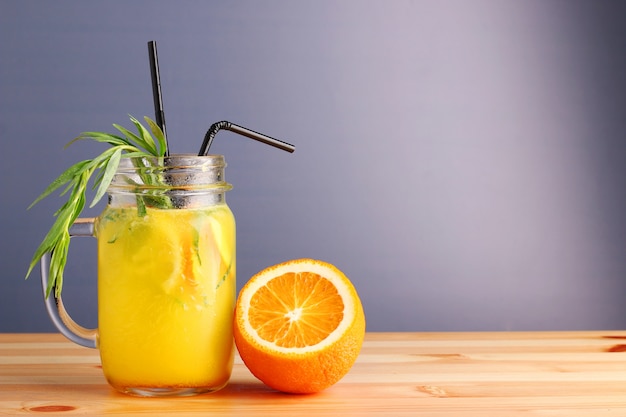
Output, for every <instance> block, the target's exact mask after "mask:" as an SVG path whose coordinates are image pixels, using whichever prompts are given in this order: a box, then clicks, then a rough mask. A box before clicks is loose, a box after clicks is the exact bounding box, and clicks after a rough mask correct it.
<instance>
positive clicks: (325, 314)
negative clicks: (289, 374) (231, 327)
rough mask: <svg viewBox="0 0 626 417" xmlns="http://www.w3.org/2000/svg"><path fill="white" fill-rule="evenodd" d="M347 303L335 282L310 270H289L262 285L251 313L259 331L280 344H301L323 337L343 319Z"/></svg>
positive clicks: (263, 335)
mask: <svg viewBox="0 0 626 417" xmlns="http://www.w3.org/2000/svg"><path fill="white" fill-rule="evenodd" d="M343 311H344V303H343V300H342V298H341V296H340V295H339V293H338V292H337V290H336V288H335V286H334V285H333V284H332V283H331V282H330V281H329V280H327V279H326V278H323V277H322V276H320V275H318V274H315V273H311V272H303V273H299V274H296V273H293V272H290V273H286V274H284V275H281V276H279V277H276V278H273V279H272V280H270V281H268V282H267V284H266V285H265V286H264V287H262V288H259V290H258V291H257V292H256V293H255V294H254V296H253V297H252V299H251V300H250V309H249V312H248V317H249V320H250V324H251V325H252V327H253V328H254V329H255V330H256V331H257V333H258V335H259V336H260V337H261V338H262V339H264V340H267V341H269V342H272V343H275V344H276V345H277V346H280V347H285V348H300V347H306V346H313V345H316V344H318V343H319V342H321V341H322V340H324V339H325V338H326V337H327V336H328V335H329V334H330V333H332V332H333V330H335V329H336V328H337V326H339V324H340V323H341V321H342V320H343Z"/></svg>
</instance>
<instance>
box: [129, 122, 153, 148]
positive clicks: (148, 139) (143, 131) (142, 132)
mask: <svg viewBox="0 0 626 417" xmlns="http://www.w3.org/2000/svg"><path fill="white" fill-rule="evenodd" d="M130 120H131V121H132V122H133V124H134V125H135V127H136V128H137V132H139V134H140V135H141V138H142V139H143V141H144V143H145V144H146V145H148V146H147V147H146V150H148V151H150V153H152V154H154V155H158V153H159V151H158V150H157V146H156V143H155V142H154V139H153V138H152V135H151V134H150V132H148V130H147V129H146V128H145V127H143V125H142V124H141V123H139V120H137V119H135V118H134V117H133V116H130Z"/></svg>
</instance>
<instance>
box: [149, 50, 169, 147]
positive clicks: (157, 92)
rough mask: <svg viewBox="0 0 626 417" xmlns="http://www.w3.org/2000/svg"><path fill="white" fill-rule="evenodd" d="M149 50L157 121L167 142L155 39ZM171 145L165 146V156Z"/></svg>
mask: <svg viewBox="0 0 626 417" xmlns="http://www.w3.org/2000/svg"><path fill="white" fill-rule="evenodd" d="M148 52H149V55H150V75H151V76H152V97H153V98H154V114H155V118H156V119H155V122H156V124H157V125H158V126H159V127H160V128H161V130H162V131H163V137H164V138H165V143H167V133H166V132H165V112H164V111H163V97H162V94H161V74H160V73H159V58H158V56H157V46H156V42H155V41H150V42H148ZM168 148H169V146H166V147H165V156H168V155H169V149H168Z"/></svg>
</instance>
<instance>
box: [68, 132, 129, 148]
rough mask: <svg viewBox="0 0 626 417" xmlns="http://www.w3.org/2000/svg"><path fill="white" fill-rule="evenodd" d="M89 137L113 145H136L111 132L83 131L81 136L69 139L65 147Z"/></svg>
mask: <svg viewBox="0 0 626 417" xmlns="http://www.w3.org/2000/svg"><path fill="white" fill-rule="evenodd" d="M88 139H91V140H94V141H96V142H102V143H108V144H110V145H112V146H118V145H128V146H134V145H133V144H132V142H131V141H129V140H128V139H126V138H123V137H121V136H116V135H111V134H109V133H102V132H83V133H81V134H80V136H78V137H75V138H74V139H72V140H71V141H69V142H68V143H67V145H65V147H66V148H67V147H68V146H70V145H71V144H73V143H74V142H77V141H79V140H88Z"/></svg>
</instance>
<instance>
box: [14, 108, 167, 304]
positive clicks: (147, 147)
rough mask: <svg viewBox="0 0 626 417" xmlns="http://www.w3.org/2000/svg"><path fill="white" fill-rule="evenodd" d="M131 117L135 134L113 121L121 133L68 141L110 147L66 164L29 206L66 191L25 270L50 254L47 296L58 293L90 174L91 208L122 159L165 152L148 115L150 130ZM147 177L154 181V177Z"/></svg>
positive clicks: (141, 205) (86, 134) (140, 203)
mask: <svg viewBox="0 0 626 417" xmlns="http://www.w3.org/2000/svg"><path fill="white" fill-rule="evenodd" d="M130 120H131V122H132V123H133V124H134V125H135V128H136V129H137V132H138V133H137V134H135V133H133V132H131V131H130V130H128V129H126V128H124V127H122V126H120V125H116V124H114V125H113V126H114V127H115V128H116V129H117V130H118V131H120V133H121V134H122V136H118V135H113V134H109V133H103V132H84V133H82V134H81V135H80V136H78V137H77V138H75V139H74V140H72V141H70V142H69V143H68V144H67V145H66V146H69V145H71V144H72V143H74V142H76V141H78V140H85V139H89V140H94V141H96V142H102V143H107V144H109V145H111V147H110V148H108V149H106V150H105V151H104V152H102V153H101V154H100V155H98V156H97V157H95V158H93V159H87V160H84V161H80V162H78V163H76V164H74V165H72V166H71V167H69V168H68V169H67V170H65V171H64V172H63V173H62V174H61V175H59V176H58V177H57V178H56V179H55V180H54V181H52V183H51V184H50V185H49V186H48V187H47V188H46V189H45V190H44V192H43V193H41V195H39V196H38V197H37V198H36V199H35V201H33V203H32V204H31V205H30V206H29V207H28V208H31V207H32V206H34V205H35V204H37V203H38V202H39V201H41V200H42V199H43V198H45V197H47V196H49V195H50V194H52V193H54V192H55V191H57V190H59V189H60V188H61V187H65V188H63V190H62V191H61V193H60V195H61V196H63V195H66V194H68V193H69V196H68V199H67V201H66V202H65V203H64V204H63V205H62V206H61V207H60V208H59V209H58V210H57V212H56V213H54V216H55V217H56V220H55V222H54V223H53V225H52V227H51V228H50V230H49V231H48V233H47V234H46V236H45V237H44V239H43V240H42V242H41V243H40V245H39V247H38V248H37V249H36V250H35V253H34V255H33V257H32V259H31V262H30V265H29V267H28V271H27V273H26V277H27V278H28V276H29V275H30V274H31V272H32V270H33V268H34V267H35V265H37V263H38V262H39V260H40V259H41V257H42V256H43V255H44V254H45V253H47V252H50V253H51V257H50V271H49V276H48V277H49V278H48V288H47V290H46V297H48V296H49V295H50V292H51V291H52V288H56V295H57V296H59V295H60V294H61V288H62V286H63V271H64V269H65V264H66V262H67V254H68V248H69V243H70V235H69V229H70V227H71V226H72V224H73V223H74V221H75V220H76V219H77V218H78V216H79V215H80V213H81V212H82V210H83V208H84V206H85V199H86V191H87V187H88V184H89V181H90V180H91V178H92V176H93V175H94V174H96V173H97V174H96V176H95V178H94V179H93V181H92V182H93V187H92V188H93V189H94V190H96V192H95V196H94V198H93V200H92V201H91V203H90V205H89V206H90V207H93V206H95V205H96V204H97V203H98V202H99V201H100V200H101V199H102V197H103V196H104V194H105V193H106V190H107V188H108V187H109V185H110V183H111V181H112V179H113V176H114V175H115V172H116V171H117V168H118V166H119V163H120V161H121V159H122V158H130V157H142V156H143V157H154V156H156V157H163V156H164V155H165V154H166V153H167V142H166V141H165V136H164V135H163V132H162V131H161V129H160V128H159V126H158V125H157V124H156V123H155V122H154V121H153V120H152V119H150V118H148V117H145V118H144V120H145V121H146V123H147V124H148V126H149V127H150V130H148V129H146V128H145V127H144V126H143V125H142V124H141V123H140V122H139V120H137V119H135V118H134V117H132V116H130ZM150 180H151V181H154V180H153V179H150ZM138 207H139V211H140V212H142V211H143V212H144V213H145V205H144V202H143V201H138Z"/></svg>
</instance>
